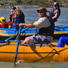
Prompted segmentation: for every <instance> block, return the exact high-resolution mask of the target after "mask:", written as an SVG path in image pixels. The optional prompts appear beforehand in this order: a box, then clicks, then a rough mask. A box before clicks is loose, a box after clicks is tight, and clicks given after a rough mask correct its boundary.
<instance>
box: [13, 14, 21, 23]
mask: <svg viewBox="0 0 68 68" xmlns="http://www.w3.org/2000/svg"><path fill="white" fill-rule="evenodd" d="M14 23H15V24H16V23H22V20H21V17H20V15H18V16H17V17H16V18H14Z"/></svg>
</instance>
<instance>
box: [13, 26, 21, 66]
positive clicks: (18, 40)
mask: <svg viewBox="0 0 68 68" xmlns="http://www.w3.org/2000/svg"><path fill="white" fill-rule="evenodd" d="M20 34H21V26H20V28H19V33H18V39H17V47H16V52H15V62H14V66H16V59H17V53H18V46H19V42H20V38H19V37H20Z"/></svg>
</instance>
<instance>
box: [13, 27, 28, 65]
mask: <svg viewBox="0 0 68 68" xmlns="http://www.w3.org/2000/svg"><path fill="white" fill-rule="evenodd" d="M27 29H28V27H26V28H25V29H23V32H24V31H25V30H27ZM20 34H21V26H20V28H19V33H18V39H17V47H16V52H15V62H14V66H16V59H17V53H18V46H19V43H20Z"/></svg>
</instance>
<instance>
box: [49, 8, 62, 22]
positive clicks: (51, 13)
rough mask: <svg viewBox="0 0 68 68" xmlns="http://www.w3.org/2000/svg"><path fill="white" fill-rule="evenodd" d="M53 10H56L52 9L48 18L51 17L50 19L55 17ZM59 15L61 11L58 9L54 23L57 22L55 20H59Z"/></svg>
mask: <svg viewBox="0 0 68 68" xmlns="http://www.w3.org/2000/svg"><path fill="white" fill-rule="evenodd" d="M55 10H56V9H54V8H53V10H52V12H50V17H51V18H52V17H53V16H54V15H55V13H54V12H55ZM60 14H61V10H60V9H58V16H57V17H56V18H55V19H54V21H57V19H58V18H59V16H60Z"/></svg>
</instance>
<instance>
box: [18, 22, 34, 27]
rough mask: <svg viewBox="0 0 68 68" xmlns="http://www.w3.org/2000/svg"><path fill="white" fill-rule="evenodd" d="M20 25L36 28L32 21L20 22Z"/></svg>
mask: <svg viewBox="0 0 68 68" xmlns="http://www.w3.org/2000/svg"><path fill="white" fill-rule="evenodd" d="M19 26H25V27H29V28H34V27H35V26H34V25H33V24H32V23H30V24H29V23H20V24H19Z"/></svg>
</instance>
